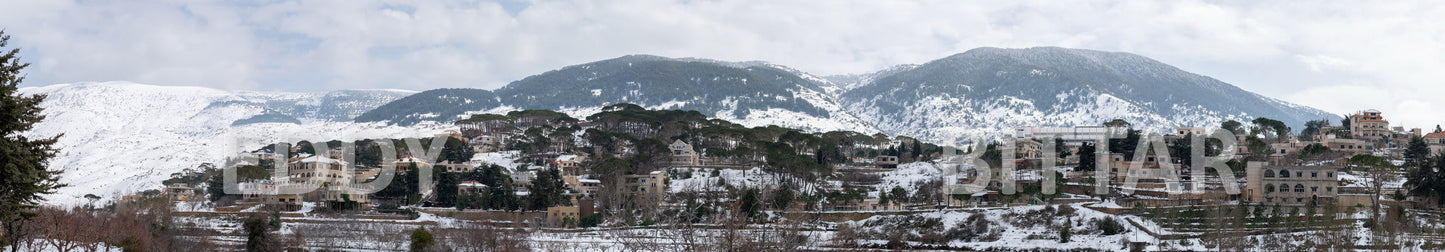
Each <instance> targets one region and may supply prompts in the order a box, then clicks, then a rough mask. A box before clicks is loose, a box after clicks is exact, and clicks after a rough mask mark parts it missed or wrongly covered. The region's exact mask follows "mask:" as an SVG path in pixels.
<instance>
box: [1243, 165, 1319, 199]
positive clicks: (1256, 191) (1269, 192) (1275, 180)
mask: <svg viewBox="0 0 1445 252" xmlns="http://www.w3.org/2000/svg"><path fill="white" fill-rule="evenodd" d="M1339 169H1340V168H1339V167H1337V166H1300V165H1279V164H1276V163H1270V164H1266V163H1264V162H1250V164H1249V165H1248V168H1246V169H1245V180H1246V183H1245V191H1244V194H1245V195H1244V198H1245V199H1246V200H1249V201H1251V202H1255V203H1261V204H1280V205H1306V204H1310V203H1312V202H1313V203H1315V204H1333V203H1334V200H1335V196H1336V195H1337V194H1338V193H1339V192H1338V191H1337V190H1336V189H1337V188H1336V187H1338V186H1339V178H1338V177H1336V176H1335V175H1336V174H1337V173H1338V172H1339Z"/></svg>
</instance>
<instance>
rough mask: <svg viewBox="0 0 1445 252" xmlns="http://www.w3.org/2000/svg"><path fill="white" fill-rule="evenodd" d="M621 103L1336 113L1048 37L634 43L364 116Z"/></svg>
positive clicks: (795, 119)
mask: <svg viewBox="0 0 1445 252" xmlns="http://www.w3.org/2000/svg"><path fill="white" fill-rule="evenodd" d="M621 102H627V103H634V104H639V105H642V106H644V107H648V108H652V109H684V110H697V111H700V112H703V113H704V114H706V115H708V116H711V117H714V118H720V119H727V120H731V121H734V122H737V123H740V124H743V125H748V126H761V125H770V124H771V125H780V126H786V127H795V128H800V129H805V130H810V131H829V130H853V131H858V132H863V133H873V132H883V133H887V134H890V135H907V136H914V137H918V138H920V139H924V140H927V141H931V142H936V143H945V144H955V143H960V142H967V141H969V140H981V139H988V138H996V137H1000V136H1002V135H1003V134H1008V133H1012V132H1013V130H1014V129H1017V128H1020V127H1039V126H1080V125H1099V124H1101V123H1102V122H1104V121H1108V120H1112V119H1124V120H1126V121H1129V122H1131V123H1133V124H1134V125H1135V126H1136V127H1138V128H1143V129H1149V130H1162V129H1168V128H1172V127H1179V126H1214V125H1219V123H1220V122H1222V121H1224V120H1231V119H1233V120H1239V121H1248V120H1250V119H1253V118H1255V117H1268V118H1272V119H1276V120H1280V121H1283V122H1285V123H1288V124H1290V125H1295V126H1302V125H1303V124H1304V122H1305V121H1308V120H1317V119H1331V118H1338V116H1337V115H1334V114H1332V113H1328V112H1324V111H1321V110H1318V109H1314V108H1309V107H1305V106H1301V105H1297V104H1292V103H1288V102H1284V101H1280V100H1277V99H1273V98H1269V97H1264V96H1261V95H1258V94H1255V93H1251V92H1248V91H1245V90H1242V89H1239V88H1238V87H1235V86H1233V85H1230V84H1228V83H1224V82H1221V81H1219V80H1215V79H1213V78H1209V77H1207V76H1202V75H1198V74H1194V73H1189V72H1186V71H1184V70H1180V69H1178V68H1175V67H1173V66H1169V65H1167V64H1164V63H1161V62H1158V61H1155V60H1153V59H1149V58H1147V57H1143V56H1139V55H1134V54H1129V53H1118V52H1101V51H1092V50H1079V49H1066V48H1057V47H1040V48H1028V49H999V48H978V49H974V50H969V51H967V52H964V53H959V54H957V55H953V56H949V57H946V58H943V59H939V60H935V61H932V62H928V63H926V64H921V65H898V66H893V67H888V68H885V69H882V70H879V71H876V72H873V73H866V74H854V75H835V76H827V77H817V76H814V75H811V74H808V73H806V72H803V71H800V70H796V69H793V68H789V67H786V66H780V65H776V64H771V63H767V62H761V61H747V62H726V61H717V60H709V59H697V58H682V59H672V58H665V57H658V56H649V55H633V56H625V57H620V58H616V59H609V60H603V61H598V62H592V63H587V64H581V65H575V66H569V67H565V68H562V69H558V70H553V71H548V72H546V73H542V74H538V75H534V76H531V77H527V78H525V79H522V80H519V81H516V82H513V83H511V84H509V85H507V86H505V87H502V88H500V89H497V90H494V91H487V90H481V89H450V90H433V91H427V92H423V93H419V94H417V95H413V96H412V97H407V98H405V99H403V100H399V101H397V102H394V103H392V104H387V105H385V106H382V107H381V108H379V109H377V110H374V111H371V112H367V114H365V115H363V116H362V117H358V118H357V121H362V122H373V121H385V122H391V123H395V124H401V125H406V124H410V123H417V122H427V121H430V122H437V123H446V122H451V121H455V120H458V119H461V118H464V117H466V116H467V115H468V114H472V113H481V112H505V111H507V110H516V109H551V110H560V111H566V112H569V113H571V114H574V116H586V115H587V114H588V112H595V111H597V110H598V108H600V107H601V106H602V105H604V104H611V103H621Z"/></svg>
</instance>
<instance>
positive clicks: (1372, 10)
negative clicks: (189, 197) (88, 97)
mask: <svg viewBox="0 0 1445 252" xmlns="http://www.w3.org/2000/svg"><path fill="white" fill-rule="evenodd" d="M191 2H193V1H79V2H76V1H63V0H57V1H29V0H0V28H3V29H5V30H6V34H8V35H11V36H12V37H13V38H12V40H11V41H10V42H11V45H10V47H21V48H22V52H21V53H22V56H23V57H24V58H23V60H25V61H27V62H31V63H33V65H32V66H31V67H30V68H28V69H27V71H26V73H27V74H28V78H27V79H26V84H25V85H27V86H38V85H48V84H54V83H68V82H79V81H109V80H126V81H134V82H139V83H148V84H159V85H189V86H207V87H215V88H221V89H230V90H286V91H321V90H332V89H351V88H400V89H412V90H425V89H431V88H442V87H473V88H488V89H492V88H497V87H500V86H502V85H505V84H506V83H508V82H511V81H514V80H517V79H520V78H523V77H526V76H528V75H533V74H537V73H541V72H544V71H547V70H552V69H557V68H560V67H563V66H567V65H574V64H580V63H586V62H590V61H596V60H602V59H608V58H614V57H618V56H622V55H627V54H655V55H662V56H669V57H702V58H713V59H720V60H730V61H745V60H765V61H771V62H775V63H779V64H783V65H788V66H792V67H794V68H797V69H800V70H803V71H807V72H810V73H814V74H818V75H831V74H845V73H863V72H870V71H873V70H877V69H880V68H883V67H887V66H891V65H897V64H919V63H924V62H927V61H929V60H933V59H937V58H942V57H946V56H948V55H952V54H955V53H960V52H963V51H966V50H968V49H972V48H977V47H986V46H987V47H1008V48H1018V47H1033V46H1060V47H1070V48H1086V49H1095V50H1105V51H1123V52H1131V53H1136V54H1140V55H1144V56H1147V57H1151V58H1154V59H1157V60H1160V61H1163V62H1165V63H1168V64H1172V65H1174V66H1177V67H1180V68H1182V69H1184V70H1186V71H1191V72H1195V73H1199V74H1203V75H1207V76H1211V77H1214V78H1217V79H1220V80H1223V81H1225V82H1229V83H1232V84H1235V85H1238V86H1240V87H1242V88H1244V89H1246V90H1250V91H1254V92H1258V93H1261V94H1264V95H1266V96H1271V97H1275V98H1280V99H1283V100H1287V101H1291V102H1296V103H1300V104H1304V105H1309V106H1313V107H1317V108H1321V109H1324V110H1327V111H1331V112H1336V113H1347V112H1353V111H1356V110H1362V109H1366V108H1377V109H1380V110H1383V111H1384V112H1386V116H1387V117H1389V118H1390V119H1392V121H1394V122H1396V123H1403V124H1405V125H1406V126H1411V127H1421V128H1431V129H1433V128H1434V125H1436V124H1441V123H1445V114H1442V113H1445V109H1441V108H1439V107H1440V106H1442V105H1445V48H1442V46H1445V21H1442V20H1445V4H1440V2H1436V1H1422V2H1418V3H1417V2H1410V1H1376V2H1364V3H1349V2H1345V1H1331V2H1323V3H1311V4H1301V3H1299V2H1298V1H1277V2H1268V3H1260V1H1223V2H1221V1H1209V2H1201V1H1161V2H1149V1H1120V2H1105V1H1069V2H1065V1H1036V2H1034V1H936V2H935V1H925V2H906V1H874V0H869V1H800V2H792V1H747V2H743V1H632V0H611V1H556V2H552V1H547V2H534V1H526V0H500V1H483V2H471V3H458V2H453V1H447V2H420V1H415V2H414V1H393V2H366V1H265V2H266V3H243V4H227V3H191Z"/></svg>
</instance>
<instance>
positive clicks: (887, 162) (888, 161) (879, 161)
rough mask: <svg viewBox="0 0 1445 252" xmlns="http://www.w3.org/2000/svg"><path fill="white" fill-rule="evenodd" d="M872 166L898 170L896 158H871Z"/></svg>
mask: <svg viewBox="0 0 1445 252" xmlns="http://www.w3.org/2000/svg"><path fill="white" fill-rule="evenodd" d="M873 164H874V165H877V166H878V168H898V156H878V157H877V158H873Z"/></svg>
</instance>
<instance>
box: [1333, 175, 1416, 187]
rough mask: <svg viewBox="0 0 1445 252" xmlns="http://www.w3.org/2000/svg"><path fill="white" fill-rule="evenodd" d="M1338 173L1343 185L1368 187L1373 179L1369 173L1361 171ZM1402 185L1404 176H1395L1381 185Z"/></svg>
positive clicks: (1403, 184)
mask: <svg viewBox="0 0 1445 252" xmlns="http://www.w3.org/2000/svg"><path fill="white" fill-rule="evenodd" d="M1338 174H1339V176H1338V177H1339V179H1340V182H1342V183H1344V186H1357V187H1365V188H1369V187H1371V186H1372V185H1370V183H1372V181H1374V179H1373V178H1371V177H1370V175H1369V174H1364V173H1362V172H1339V173H1338ZM1403 186H1405V176H1395V180H1388V181H1385V183H1384V185H1383V187H1384V188H1400V187H1403Z"/></svg>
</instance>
